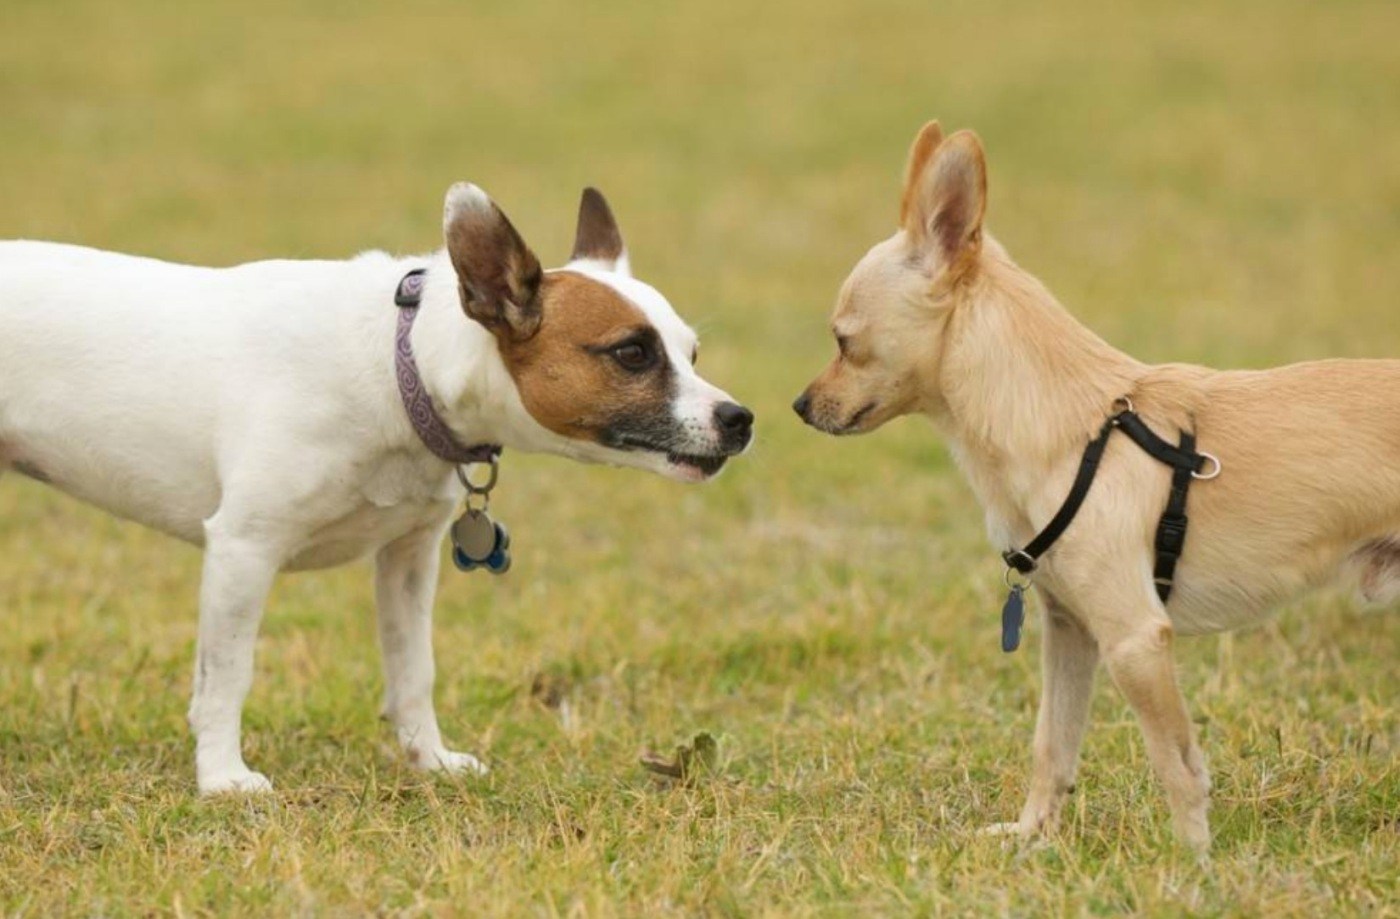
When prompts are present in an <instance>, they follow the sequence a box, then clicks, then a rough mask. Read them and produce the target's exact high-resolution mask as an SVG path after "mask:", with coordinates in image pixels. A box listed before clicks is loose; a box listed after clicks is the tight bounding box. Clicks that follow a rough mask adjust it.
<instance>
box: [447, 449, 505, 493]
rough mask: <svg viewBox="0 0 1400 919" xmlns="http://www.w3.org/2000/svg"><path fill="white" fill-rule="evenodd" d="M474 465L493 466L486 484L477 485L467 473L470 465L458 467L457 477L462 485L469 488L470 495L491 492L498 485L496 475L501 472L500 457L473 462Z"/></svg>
mask: <svg viewBox="0 0 1400 919" xmlns="http://www.w3.org/2000/svg"><path fill="white" fill-rule="evenodd" d="M473 465H476V466H480V465H489V466H490V467H491V474H490V475H489V476H487V478H486V484H484V485H477V484H476V483H474V482H473V481H472V480H471V477H470V476H468V475H467V468H468V467H466V466H458V467H457V479H458V480H459V481H460V482H461V483H462V487H463V488H465V489H466V490H467V494H469V495H486V494H490V493H491V489H493V488H495V487H496V477H497V475H499V474H500V464H499V459H498V457H494V456H493V457H491V459H490V460H489V461H488V462H487V463H473Z"/></svg>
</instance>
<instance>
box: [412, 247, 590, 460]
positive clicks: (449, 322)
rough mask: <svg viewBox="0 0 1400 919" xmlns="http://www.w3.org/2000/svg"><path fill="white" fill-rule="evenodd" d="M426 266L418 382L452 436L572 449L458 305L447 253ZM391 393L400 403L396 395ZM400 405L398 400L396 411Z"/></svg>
mask: <svg viewBox="0 0 1400 919" xmlns="http://www.w3.org/2000/svg"><path fill="white" fill-rule="evenodd" d="M426 267H427V269H428V272H427V276H426V279H425V282H424V286H423V298H422V302H421V305H420V306H419V310H418V317H417V319H416V320H415V322H414V324H413V332H412V336H411V339H412V345H413V354H414V358H415V360H416V362H417V364H418V371H419V375H420V376H421V377H422V379H423V386H424V388H425V389H426V390H427V391H428V393H429V395H431V396H432V399H433V402H434V404H435V405H436V406H437V407H438V410H439V414H440V415H441V417H442V420H443V421H444V422H445V423H446V424H447V426H448V427H449V428H451V430H452V433H453V435H454V436H455V437H456V438H457V440H459V441H460V442H462V443H464V444H482V443H489V444H500V445H503V446H505V447H508V448H510V449H512V450H520V451H524V452H531V453H556V454H562V455H566V456H569V455H573V453H574V451H573V450H572V449H571V444H570V442H569V441H567V440H565V439H564V438H561V437H559V436H558V435H556V434H553V433H551V432H550V431H548V430H546V429H545V428H544V427H542V426H541V425H540V424H539V423H538V422H537V421H535V419H534V418H533V417H532V416H531V415H530V413H529V411H528V410H527V409H526V408H525V406H524V404H523V403H522V402H521V400H520V391H519V390H518V389H517V388H516V384H515V380H514V379H512V377H511V375H510V371H509V370H507V369H506V365H505V361H504V360H502V359H501V352H500V349H499V347H498V346H497V344H496V340H495V338H494V337H493V336H492V335H491V333H490V332H489V331H488V330H487V329H486V328H485V327H484V326H482V325H481V324H480V323H478V322H476V321H475V320H473V319H471V318H469V317H468V316H467V315H466V313H465V311H464V310H463V309H462V300H461V293H460V291H459V289H458V283H457V273H456V271H455V270H454V269H453V267H452V262H451V260H450V259H449V258H448V256H447V253H446V252H445V251H439V252H437V253H435V254H433V255H432V256H429V257H428V259H427V260H426ZM392 308H393V305H392V304H389V309H392ZM394 398H395V400H396V401H397V400H398V395H397V394H395V397H394ZM402 411H403V410H402V407H401V406H400V408H399V412H400V414H402ZM403 423H404V430H405V431H410V432H411V431H412V427H411V425H409V423H408V419H407V418H404V419H403ZM411 437H412V439H413V442H414V444H415V446H418V447H421V442H420V441H418V440H417V434H412V435H411ZM422 449H424V450H425V451H426V449H427V448H426V447H422Z"/></svg>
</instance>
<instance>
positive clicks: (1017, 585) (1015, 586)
mask: <svg viewBox="0 0 1400 919" xmlns="http://www.w3.org/2000/svg"><path fill="white" fill-rule="evenodd" d="M1013 575H1019V576H1020V577H1022V578H1025V580H1023V581H1016V582H1014V583H1013V582H1012V580H1011V578H1012V576H1013ZM1001 579H1002V580H1003V581H1004V582H1006V586H1007V587H1009V588H1011V589H1012V590H1025V589H1026V588H1027V587H1030V586H1031V584H1032V583H1034V581H1035V572H1034V571H1031V572H1027V573H1025V574H1022V573H1021V572H1019V571H1017V570H1016V569H1015V568H1012V567H1011V566H1010V565H1007V566H1006V571H1005V572H1004V573H1003V574H1002V576H1001Z"/></svg>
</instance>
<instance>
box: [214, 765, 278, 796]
mask: <svg viewBox="0 0 1400 919" xmlns="http://www.w3.org/2000/svg"><path fill="white" fill-rule="evenodd" d="M271 791H272V780H271V779H269V778H268V777H267V776H265V775H263V774H262V773H261V772H254V771H253V770H251V769H248V768H243V769H237V770H234V769H230V770H228V771H226V772H221V773H219V774H218V775H214V776H208V777H205V776H200V777H199V793H200V794H201V795H204V796H206V797H208V796H210V795H261V794H268V793H270V792H271Z"/></svg>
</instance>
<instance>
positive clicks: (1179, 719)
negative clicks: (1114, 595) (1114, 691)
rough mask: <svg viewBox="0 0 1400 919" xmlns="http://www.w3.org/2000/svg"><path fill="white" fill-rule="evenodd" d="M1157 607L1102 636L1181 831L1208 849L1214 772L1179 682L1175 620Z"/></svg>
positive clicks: (1202, 849)
mask: <svg viewBox="0 0 1400 919" xmlns="http://www.w3.org/2000/svg"><path fill="white" fill-rule="evenodd" d="M1154 606H1155V607H1156V608H1155V609H1153V610H1151V611H1150V612H1144V613H1143V614H1141V615H1138V616H1134V617H1132V618H1131V619H1118V620H1115V622H1114V625H1115V628H1114V629H1113V631H1115V632H1118V634H1115V635H1113V636H1112V637H1109V636H1101V637H1100V645H1101V647H1102V648H1103V652H1104V663H1105V665H1106V666H1107V668H1108V672H1109V674H1110V675H1111V676H1112V677H1113V682H1114V683H1115V684H1116V685H1117V686H1118V689H1119V691H1121V692H1122V693H1123V696H1124V697H1125V698H1126V699H1127V700H1128V704H1129V705H1131V706H1132V708H1133V711H1134V712H1135V713H1136V714H1137V717H1138V723H1139V725H1140V726H1141V728H1142V734H1143V738H1144V739H1145V740H1146V742H1147V755H1148V758H1149V759H1150V760H1151V761H1152V767H1153V770H1154V771H1155V772H1156V773H1157V777H1158V778H1159V779H1160V780H1161V782H1162V785H1163V787H1164V788H1165V789H1166V793H1167V802H1168V804H1169V805H1170V806H1171V812H1172V824H1173V826H1174V827H1175V829H1176V832H1177V835H1178V836H1179V837H1180V838H1181V839H1182V840H1183V841H1184V842H1186V843H1187V844H1188V845H1190V846H1191V847H1192V848H1194V849H1195V850H1196V851H1197V852H1199V853H1201V854H1204V853H1205V852H1206V850H1207V849H1209V848H1210V826H1209V823H1208V822H1207V819H1206V808H1207V806H1208V804H1209V798H1210V775H1209V773H1208V772H1207V771H1206V765H1205V758H1204V757H1203V756H1202V755H1201V750H1200V747H1198V746H1197V745H1196V737H1195V731H1194V729H1193V727H1192V724H1191V718H1190V716H1189V715H1188V714H1187V711H1186V702H1185V700H1184V699H1183V698H1182V696H1181V690H1180V688H1179V687H1178V686H1177V681H1176V668H1175V666H1174V664H1173V661H1172V653H1171V650H1172V626H1171V622H1170V621H1168V619H1167V617H1166V615H1165V613H1164V612H1163V611H1162V609H1161V608H1160V607H1159V606H1156V604H1155V603H1154ZM1129 623H1132V625H1131V626H1129ZM1118 627H1121V628H1122V631H1121V632H1119V628H1118Z"/></svg>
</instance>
